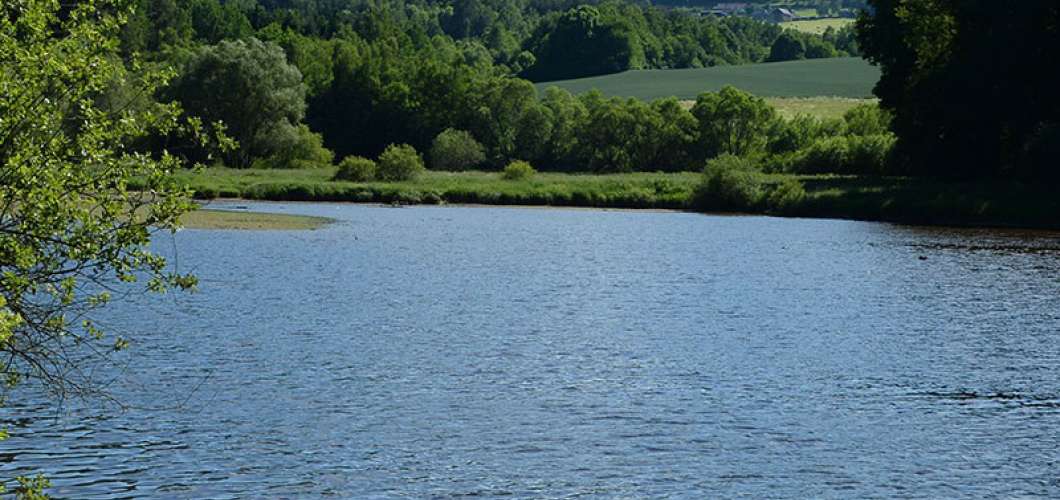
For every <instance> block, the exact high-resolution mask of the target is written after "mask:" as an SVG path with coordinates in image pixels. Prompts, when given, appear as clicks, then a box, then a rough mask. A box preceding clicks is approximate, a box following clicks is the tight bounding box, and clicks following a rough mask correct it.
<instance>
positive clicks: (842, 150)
mask: <svg viewBox="0 0 1060 500" xmlns="http://www.w3.org/2000/svg"><path fill="white" fill-rule="evenodd" d="M894 143H895V138H894V136H893V135H890V134H877V135H868V136H856V135H853V136H845V137H844V136H840V137H829V138H826V139H820V140H818V141H816V142H814V143H813V145H811V146H810V147H809V148H806V149H805V150H804V151H802V152H800V154H799V155H798V156H797V157H796V158H795V159H793V160H792V162H791V165H790V170H791V171H792V172H795V173H800V174H822V173H831V174H847V175H858V174H860V175H881V174H884V173H886V172H887V166H888V163H889V161H890V156H891V150H892V149H893V148H894Z"/></svg>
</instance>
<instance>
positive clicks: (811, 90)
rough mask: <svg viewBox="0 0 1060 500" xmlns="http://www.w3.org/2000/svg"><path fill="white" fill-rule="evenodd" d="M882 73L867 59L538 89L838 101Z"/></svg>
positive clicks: (635, 76)
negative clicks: (728, 91)
mask: <svg viewBox="0 0 1060 500" xmlns="http://www.w3.org/2000/svg"><path fill="white" fill-rule="evenodd" d="M879 78H880V72H879V70H878V69H876V68H875V67H874V66H872V65H870V64H869V63H868V62H866V61H865V60H863V59H859V58H853V57H846V58H834V59H809V60H803V61H787V62H779V63H764V64H748V65H741V66H715V67H713V68H697V69H674V70H640V71H626V72H623V73H615V74H611V75H604V76H597V77H591V78H578V79H574V80H559V81H552V82H541V83H538V84H536V86H537V88H538V91H539V92H540V91H544V89H545V88H547V87H549V86H553V85H554V86H557V87H561V88H563V89H566V90H568V91H570V92H571V93H574V94H581V93H584V92H588V91H589V90H592V89H598V90H600V91H601V92H603V93H604V94H606V95H614V96H622V97H637V98H640V99H656V98H660V97H669V96H676V97H678V98H679V99H694V98H695V97H696V96H697V95H698V94H700V93H701V92H706V91H717V90H719V89H721V88H722V87H724V86H725V85H732V86H735V87H737V88H739V89H741V90H745V91H748V92H751V93H753V94H756V95H759V96H764V97H815V96H836V97H848V98H865V97H871V96H872V86H873V85H875V83H876V81H877V80H879Z"/></svg>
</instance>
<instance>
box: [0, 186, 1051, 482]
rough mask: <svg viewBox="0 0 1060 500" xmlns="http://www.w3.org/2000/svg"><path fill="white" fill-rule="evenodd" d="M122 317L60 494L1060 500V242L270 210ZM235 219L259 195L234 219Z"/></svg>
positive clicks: (38, 419) (40, 452)
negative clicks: (121, 342) (294, 225)
mask: <svg viewBox="0 0 1060 500" xmlns="http://www.w3.org/2000/svg"><path fill="white" fill-rule="evenodd" d="M241 205H249V208H251V209H255V210H262V211H275V212H282V213H296V214H308V215H321V216H326V217H332V218H334V219H336V220H337V222H335V223H334V224H332V225H329V226H327V227H325V228H323V229H320V230H316V231H302V232H285V231H275V232H239V231H194V230H186V231H181V232H180V233H178V234H177V235H176V236H175V237H170V236H168V235H166V236H161V237H159V238H157V239H156V246H157V248H158V250H159V251H160V252H163V253H166V254H168V255H175V257H176V259H175V260H174V262H176V263H177V264H178V265H179V268H180V270H181V271H185V272H186V271H194V272H195V273H196V274H197V275H198V276H199V277H200V280H201V283H200V288H201V291H200V292H199V293H196V294H190V295H189V294H169V295H166V296H163V297H158V296H152V297H142V296H133V297H132V299H131V300H132V301H133V302H131V303H122V304H114V305H113V306H112V307H111V308H110V309H109V310H107V311H106V312H105V314H103V315H102V316H103V320H104V325H105V326H107V327H109V328H110V329H111V330H112V331H118V332H123V333H126V334H128V335H129V336H131V337H132V340H133V347H132V349H131V350H130V351H128V352H125V353H122V354H121V355H119V356H118V357H117V359H116V361H117V362H118V363H119V367H118V368H113V369H110V370H107V371H104V372H102V376H103V377H104V378H106V377H109V376H115V377H117V380H116V381H115V382H114V383H113V384H112V385H111V386H110V390H111V392H112V393H113V395H114V396H115V398H116V399H117V400H118V401H119V402H120V403H121V404H122V405H123V406H124V409H116V408H115V407H114V405H113V404H108V403H105V402H103V401H95V400H90V401H77V400H69V401H66V402H65V403H64V405H63V407H62V408H61V409H56V406H55V405H54V404H53V403H52V402H51V400H49V399H46V398H41V397H38V396H36V395H35V392H34V391H33V390H31V389H27V390H24V391H18V392H15V393H14V396H13V398H12V400H11V401H10V402H9V407H8V408H6V409H4V410H2V413H0V416H3V418H4V421H5V422H6V423H4V424H3V425H4V426H7V427H8V428H9V430H10V431H11V434H12V437H11V439H10V440H8V441H6V442H3V443H0V477H11V476H13V475H17V474H20V473H28V472H44V473H45V474H47V475H48V476H49V477H50V478H51V480H52V482H53V483H54V485H55V488H53V490H51V491H52V493H53V494H54V495H55V496H56V497H68V498H79V499H90V498H133V497H144V496H149V497H160V498H248V497H249V498H306V497H323V496H334V497H340V498H341V497H357V498H392V497H410V498H425V497H455V496H473V497H487V498H489V497H497V496H514V497H547V498H553V497H563V498H566V497H590V498H591V497H623V498H631V497H632V498H664V497H671V498H702V497H712V498H717V497H723V498H728V497H739V496H747V497H750V498H807V497H819V498H827V497H834V498H873V497H906V498H940V497H942V498H958V497H969V498H984V497H993V496H1000V497H1006V498H1011V497H1021V496H1028V497H1053V498H1055V497H1058V496H1060V451H1058V450H1060V304H1058V302H1057V301H1058V298H1060V234H1056V233H1027V232H1018V231H1000V230H959V229H939V228H917V227H905V226H898V225H890V224H879V223H865V222H852V221H836V220H811V219H779V218H769V217H741V216H711V215H699V214H690V213H666V212H632V211H593V210H544V209H518V208H472V207H409V208H400V209H398V208H389V207H373V206H358V205H340V204H277V203H241ZM217 206H222V207H228V208H234V205H224V204H217V203H215V204H214V207H217Z"/></svg>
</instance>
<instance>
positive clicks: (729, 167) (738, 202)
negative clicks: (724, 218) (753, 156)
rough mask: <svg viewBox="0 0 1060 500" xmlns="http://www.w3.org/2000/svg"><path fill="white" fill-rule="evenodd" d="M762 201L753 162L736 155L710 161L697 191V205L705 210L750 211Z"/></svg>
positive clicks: (760, 188)
mask: <svg viewBox="0 0 1060 500" xmlns="http://www.w3.org/2000/svg"><path fill="white" fill-rule="evenodd" d="M761 199H762V186H761V183H760V182H759V179H758V172H756V171H755V170H754V166H753V165H752V164H751V162H749V161H747V160H745V159H743V158H740V157H738V156H733V155H722V156H719V157H717V158H715V159H713V160H710V161H709V162H707V168H706V169H704V170H703V181H702V182H701V183H700V184H699V186H698V187H697V188H696V192H695V204H696V206H697V207H699V208H701V209H705V210H750V209H752V208H754V207H755V206H756V205H757V204H758V203H759V201H760V200H761Z"/></svg>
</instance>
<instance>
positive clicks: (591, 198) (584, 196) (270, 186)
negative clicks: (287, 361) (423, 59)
mask: <svg viewBox="0 0 1060 500" xmlns="http://www.w3.org/2000/svg"><path fill="white" fill-rule="evenodd" d="M333 175H334V168H323V169H312V170H253V169H243V170H239V169H227V168H210V169H206V170H204V171H201V172H182V173H180V174H178V181H181V182H183V183H184V184H186V185H187V186H188V187H189V188H190V189H192V190H193V191H194V192H195V197H196V199H197V200H198V201H199V202H200V203H201V204H203V206H204V207H205V208H209V201H210V200H223V201H225V202H226V203H239V202H240V201H241V200H244V201H274V202H313V203H358V204H368V205H375V206H388V205H401V206H404V205H449V206H458V207H459V206H466V207H513V208H526V209H534V210H547V209H564V210H601V211H624V210H634V211H655V212H689V213H714V214H718V213H725V214H742V215H764V216H774V217H800V218H818V219H840V220H856V221H866V222H887V223H893V224H903V225H914V226H933V227H959V228H984V229H989V228H996V229H1003V228H1004V229H1043V230H1060V189H1058V188H1056V187H1050V186H1039V185H1030V184H1021V183H1019V182H1015V181H993V180H984V181H947V180H940V179H926V178H907V177H869V176H840V175H791V174H759V175H758V177H757V180H756V182H757V183H758V186H759V187H758V189H760V190H761V191H760V192H761V193H762V195H763V198H764V197H765V195H768V194H770V193H771V190H772V189H773V188H774V186H778V185H780V184H782V183H785V182H790V181H792V180H794V181H798V183H799V184H800V185H801V186H802V187H803V188H804V194H802V195H799V196H798V197H797V198H795V199H794V200H793V201H791V202H790V203H785V204H783V205H775V204H770V203H765V200H760V201H759V202H755V203H752V204H751V205H749V206H747V205H744V206H733V207H732V208H733V210H731V211H730V210H720V211H718V210H704V209H705V208H707V206H708V205H716V203H702V202H704V201H707V202H709V201H710V200H704V199H702V198H697V196H698V195H697V188H698V186H699V185H700V184H701V182H702V174H699V173H695V172H675V173H665V172H633V173H621V174H582V173H556V172H541V173H538V174H537V175H535V176H534V177H532V178H530V179H526V180H520V181H509V180H504V179H502V178H501V177H500V175H498V174H497V173H496V172H481V171H471V172H438V171H428V172H425V173H424V174H423V175H421V176H420V177H419V178H417V179H415V180H411V181H404V182H367V183H353V182H344V181H333V180H331V178H332V176H333ZM723 208H724V207H723Z"/></svg>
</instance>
